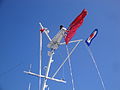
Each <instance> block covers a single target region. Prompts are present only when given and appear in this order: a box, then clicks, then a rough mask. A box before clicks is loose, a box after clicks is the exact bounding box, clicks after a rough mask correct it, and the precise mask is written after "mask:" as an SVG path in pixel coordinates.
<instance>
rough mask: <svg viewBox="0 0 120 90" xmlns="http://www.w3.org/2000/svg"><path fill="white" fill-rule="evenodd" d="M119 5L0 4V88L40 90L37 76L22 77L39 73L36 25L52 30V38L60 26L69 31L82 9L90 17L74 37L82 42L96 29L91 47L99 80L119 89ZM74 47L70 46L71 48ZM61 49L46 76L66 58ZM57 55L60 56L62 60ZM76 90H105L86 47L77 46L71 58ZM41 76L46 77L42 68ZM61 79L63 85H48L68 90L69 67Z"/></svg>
mask: <svg viewBox="0 0 120 90" xmlns="http://www.w3.org/2000/svg"><path fill="white" fill-rule="evenodd" d="M119 3H120V1H119V0H91V1H89V0H0V90H21V89H22V90H27V88H28V83H29V82H31V83H32V86H31V90H38V78H36V77H32V76H29V75H26V74H24V73H23V71H24V70H28V69H29V64H31V63H32V71H33V72H36V73H38V66H39V28H40V27H39V24H38V23H39V22H42V23H43V25H44V26H45V27H47V28H48V29H49V30H50V36H51V37H53V36H54V35H55V34H56V33H57V32H58V31H59V25H61V24H62V25H64V26H65V27H68V26H69V24H70V23H71V22H72V21H73V20H74V18H75V17H76V16H77V15H78V14H79V13H80V12H81V11H82V9H84V8H86V9H87V10H88V15H87V16H86V18H85V20H84V23H83V25H82V26H81V27H80V28H79V29H78V30H77V33H76V35H75V37H74V38H73V40H75V39H81V38H82V39H86V38H87V37H88V36H89V34H90V33H91V32H92V31H93V30H94V29H95V28H98V30H99V33H98V36H97V37H96V38H95V40H94V41H93V42H92V44H91V46H90V48H91V49H92V52H93V54H94V56H95V59H96V62H97V64H98V67H99V69H100V72H101V75H102V77H103V80H104V83H105V86H106V90H120V85H119V83H120V77H119V76H120V61H119V60H120V55H119V54H120V48H119V46H120V42H119V38H120V35H119V34H120V31H119V30H120V25H119V23H120V11H119V9H120V5H119ZM43 38H44V41H43V45H44V48H43V67H42V68H44V66H45V65H47V61H48V56H47V51H48V50H49V49H47V47H46V45H47V43H49V41H48V40H47V38H46V36H45V35H43ZM72 47H74V44H71V45H69V48H70V49H71V48H72ZM63 51H65V46H63V47H62V46H61V47H60V48H59V49H58V50H57V51H56V55H54V57H53V59H54V60H55V61H54V63H53V64H52V68H51V71H50V76H52V75H53V73H54V72H55V70H56V69H57V68H58V66H59V65H60V63H62V61H63V59H64V58H65V56H66V52H63ZM60 55H61V56H60ZM71 63H72V69H73V76H74V80H75V88H76V90H103V89H102V86H101V83H100V80H99V77H98V75H97V72H96V69H95V67H94V65H93V63H92V61H91V58H90V56H89V54H88V51H87V49H86V48H85V46H84V45H83V43H81V44H80V45H79V47H78V48H77V49H76V51H75V52H74V54H73V55H72V56H71ZM42 70H43V74H44V69H42ZM63 76H64V77H65V79H66V80H67V84H62V83H56V82H54V81H48V84H49V87H50V90H56V89H57V90H72V87H71V81H70V80H71V79H70V73H69V68H68V63H66V64H65V66H64V74H63V70H61V71H60V72H59V73H58V75H57V76H56V78H61V77H63Z"/></svg>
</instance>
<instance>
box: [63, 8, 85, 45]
mask: <svg viewBox="0 0 120 90" xmlns="http://www.w3.org/2000/svg"><path fill="white" fill-rule="evenodd" d="M86 15H87V10H86V9H83V11H82V12H81V13H80V15H79V16H77V17H76V19H75V20H74V21H73V22H72V23H71V24H70V25H69V27H68V30H69V31H68V33H67V36H66V37H65V42H66V44H68V43H69V41H70V40H71V39H72V37H73V36H74V35H75V33H76V30H77V29H78V28H79V27H80V26H81V25H82V23H83V21H84V18H85V16H86Z"/></svg>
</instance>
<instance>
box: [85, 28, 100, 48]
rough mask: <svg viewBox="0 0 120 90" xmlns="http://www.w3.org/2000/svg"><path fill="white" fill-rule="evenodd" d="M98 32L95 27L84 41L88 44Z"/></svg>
mask: <svg viewBox="0 0 120 90" xmlns="http://www.w3.org/2000/svg"><path fill="white" fill-rule="evenodd" d="M97 34H98V29H95V30H94V31H93V32H92V33H91V34H90V36H89V37H88V38H87V40H85V43H86V44H87V45H88V46H90V44H91V42H92V40H93V39H94V38H95V37H96V35H97Z"/></svg>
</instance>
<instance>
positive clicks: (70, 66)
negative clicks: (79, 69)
mask: <svg viewBox="0 0 120 90" xmlns="http://www.w3.org/2000/svg"><path fill="white" fill-rule="evenodd" d="M66 50H67V54H68V55H69V50H68V46H67V45H66ZM70 60H71V59H70V57H69V58H68V61H69V68H70V75H71V79H72V87H73V90H75V84H74V79H73V73H72V65H71V61H70Z"/></svg>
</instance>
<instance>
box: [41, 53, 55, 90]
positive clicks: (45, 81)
mask: <svg viewBox="0 0 120 90" xmlns="http://www.w3.org/2000/svg"><path fill="white" fill-rule="evenodd" d="M53 54H54V51H51V52H50V60H49V62H48V66H47V70H46V74H45V78H44V81H43V87H42V90H45V88H47V85H46V83H47V78H46V77H48V74H49V71H50V66H51V63H52V62H53V60H52V57H53Z"/></svg>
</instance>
